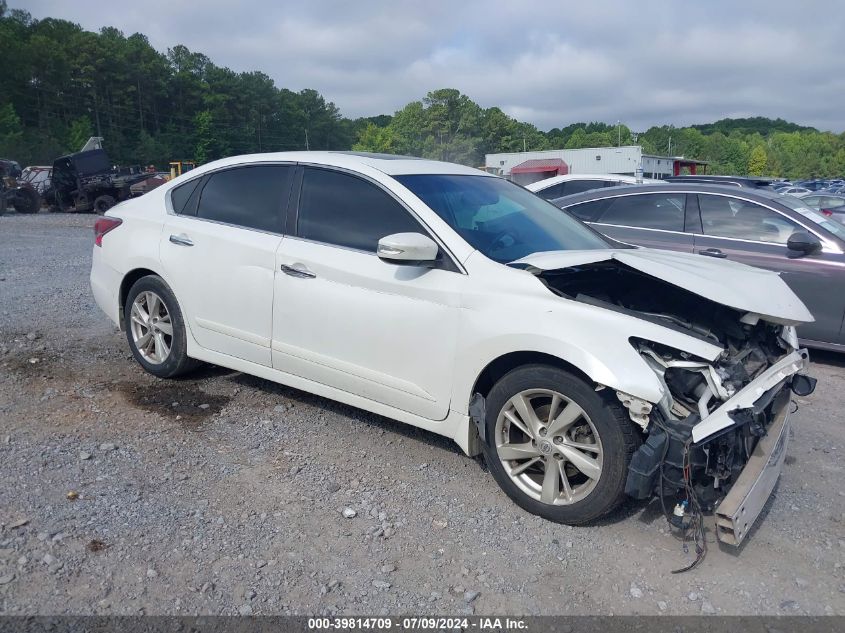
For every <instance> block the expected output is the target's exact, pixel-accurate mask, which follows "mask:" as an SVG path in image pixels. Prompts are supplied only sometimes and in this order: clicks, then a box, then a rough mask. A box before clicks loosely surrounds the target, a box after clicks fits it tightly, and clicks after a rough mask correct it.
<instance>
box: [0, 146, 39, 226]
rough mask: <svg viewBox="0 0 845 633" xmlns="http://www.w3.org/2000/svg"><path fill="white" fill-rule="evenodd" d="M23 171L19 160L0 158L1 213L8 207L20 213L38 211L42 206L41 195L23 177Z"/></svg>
mask: <svg viewBox="0 0 845 633" xmlns="http://www.w3.org/2000/svg"><path fill="white" fill-rule="evenodd" d="M24 171H25V170H24ZM22 173H23V172H22V171H21V166H20V165H19V164H18V163H17V161H13V160H7V159H0V215H3V213H5V212H6V209H7V208H8V207H13V208H14V209H15V211H17V212H18V213H36V212H37V211H38V209H40V208H41V197H40V196H39V195H38V192H37V190H36V189H35V188H34V187H32V186H31V185H30V184H29V183H28V182H26V181H25V180H23V179H22Z"/></svg>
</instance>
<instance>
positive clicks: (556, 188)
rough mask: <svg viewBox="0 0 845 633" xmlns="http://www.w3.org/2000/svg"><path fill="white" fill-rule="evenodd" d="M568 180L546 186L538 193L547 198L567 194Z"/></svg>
mask: <svg viewBox="0 0 845 633" xmlns="http://www.w3.org/2000/svg"><path fill="white" fill-rule="evenodd" d="M568 184H569V183H568V182H559V183H557V184H556V185H552V186H551V187H546V188H545V189H543V190H542V191H538V192H537V194H538V195H539V196H540V197H542V198H545V199H546V200H553V199H554V198H560V197H563V196H565V195H567V188H566V186H567V185H568Z"/></svg>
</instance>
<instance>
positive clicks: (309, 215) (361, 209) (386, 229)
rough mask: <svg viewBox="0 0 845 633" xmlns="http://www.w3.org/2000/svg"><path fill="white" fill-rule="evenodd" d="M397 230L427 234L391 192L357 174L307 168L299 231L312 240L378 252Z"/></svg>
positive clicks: (300, 206) (302, 235)
mask: <svg viewBox="0 0 845 633" xmlns="http://www.w3.org/2000/svg"><path fill="white" fill-rule="evenodd" d="M393 233H425V231H424V230H423V229H422V227H421V226H420V224H419V222H417V221H416V220H415V219H414V218H413V217H411V215H410V214H409V213H408V211H407V210H406V209H405V208H404V207H403V206H402V205H401V204H399V203H398V202H397V201H396V200H395V199H394V198H393V197H391V196H390V195H389V194H388V193H387V192H385V191H383V190H382V189H379V188H378V187H377V186H375V185H373V184H371V183H369V182H367V181H365V180H363V179H361V178H357V177H355V176H350V175H348V174H343V173H340V172H336V171H329V170H326V169H306V170H305V175H304V178H303V181H302V194H301V196H300V200H299V222H298V226H297V234H298V235H299V236H300V237H304V238H306V239H309V240H316V241H318V242H325V243H326V244H336V245H338V246H346V247H348V248H357V249H360V250H364V251H370V252H373V253H374V252H375V251H376V247H377V246H378V241H379V240H380V239H381V238H383V237H384V236H386V235H391V234H393Z"/></svg>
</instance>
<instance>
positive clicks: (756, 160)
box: [748, 145, 767, 176]
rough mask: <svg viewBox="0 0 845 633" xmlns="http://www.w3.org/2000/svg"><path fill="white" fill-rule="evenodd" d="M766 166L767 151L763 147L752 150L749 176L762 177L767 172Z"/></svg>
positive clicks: (749, 161)
mask: <svg viewBox="0 0 845 633" xmlns="http://www.w3.org/2000/svg"><path fill="white" fill-rule="evenodd" d="M766 166H767V158H766V150H765V149H764V148H763V146H762V145H757V146H756V147H755V148H754V149H752V150H751V154H750V155H749V157H748V174H749V175H751V176H762V175H763V173H764V172H765V171H766Z"/></svg>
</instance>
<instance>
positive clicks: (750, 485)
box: [692, 349, 809, 546]
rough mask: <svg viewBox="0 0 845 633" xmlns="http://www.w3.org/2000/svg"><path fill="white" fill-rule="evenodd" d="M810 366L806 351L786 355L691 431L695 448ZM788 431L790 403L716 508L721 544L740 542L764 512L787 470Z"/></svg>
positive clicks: (783, 407) (786, 405) (778, 414)
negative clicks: (782, 473)
mask: <svg viewBox="0 0 845 633" xmlns="http://www.w3.org/2000/svg"><path fill="white" fill-rule="evenodd" d="M808 365H809V355H808V354H807V350H804V349H800V350H796V351H794V352H792V353H791V354H788V355H786V356H784V357H783V358H781V359H780V360H779V361H778V362H776V363H774V364H773V365H772V366H771V367H769V369H767V370H766V371H765V372H763V373H762V374H761V375H760V376H758V377H757V378H756V379H755V380H753V381H752V382H751V383H750V384H748V385H746V387H745V388H743V389H742V390H740V391H739V392H738V393H737V394H736V395H734V396H733V397H732V398H730V399H729V400H727V401H726V402H725V403H724V404H723V405H722V406H721V407H719V408H718V409H717V410H716V411H714V412H713V413H711V414H710V415H709V416H708V417H706V418H704V419H703V420H702V421H701V422H699V423H698V424H697V425H696V426H695V427H693V430H692V436H693V440H694V441H695V442H696V443H699V442H702V441H705V442H706V441H707V440H708V439H709V438H710V437H712V436H713V435H718V433H719V432H721V431H722V430H723V429H725V428H727V427H729V426H731V425H732V424H733V419H732V415H731V414H734V413H736V412H737V411H738V410H739V409H746V408H752V407H754V406H755V404H758V403H760V402H761V401H762V400H764V398H765V396H766V394H767V393H770V392H771V391H772V390H776V389H777V388H778V386H779V385H782V386H785V385H789V384H790V383H791V381H792V380H793V379H794V377H795V376H796V375H798V372H800V371H801V370H802V369H804V368H806V367H807V366H808ZM787 388H788V387H787ZM789 428H790V427H789V399H788V398H787V401H786V403H785V406H781V407H780V408H779V409H777V410H776V411H775V412H774V419H773V420H772V422H771V424H769V426H768V428H767V429H766V435H765V436H763V437H762V438H760V440H759V441H758V442H757V446H756V447H755V448H754V450H753V451H752V454H751V456H750V457H749V459H748V462H747V463H746V464H745V467H744V468H743V469H742V472H741V473H740V474H739V477H738V478H737V480H736V481H735V482H734V484H733V486H732V487H731V489H730V491H729V492H728V494H727V495H726V496H725V498H724V499H722V501H721V502H720V503H719V505H718V506H717V507H716V512H715V514H716V536H717V538H718V539H719V540H720V541H721V542H722V543H726V544H728V545H734V546H737V545H739V544H740V543H742V541H743V540H744V539H745V538H746V537H747V536H748V533H749V531H750V529H751V527H752V526H753V525H754V521H756V520H757V517H758V516H759V515H760V512H762V510H763V507H764V506H765V505H766V501H767V500H768V499H769V496H770V495H771V494H772V490H774V487H775V484H776V483H777V480H778V477H779V476H780V472H781V470H782V469H783V463H784V460H785V458H786V447H787V443H788V440H789Z"/></svg>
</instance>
